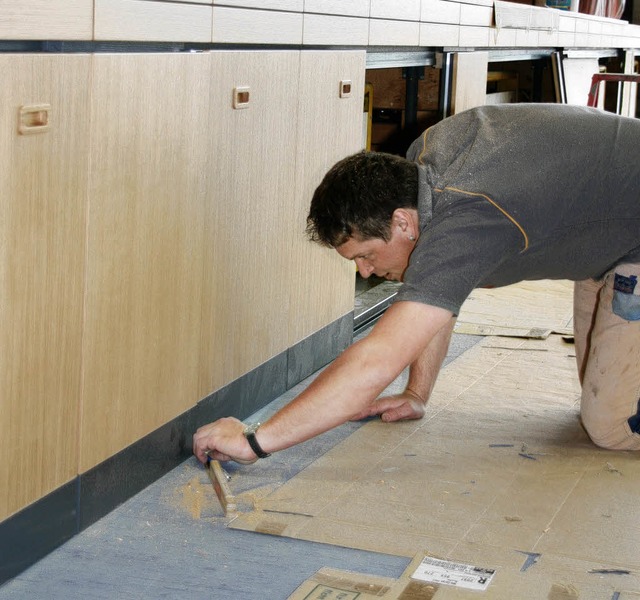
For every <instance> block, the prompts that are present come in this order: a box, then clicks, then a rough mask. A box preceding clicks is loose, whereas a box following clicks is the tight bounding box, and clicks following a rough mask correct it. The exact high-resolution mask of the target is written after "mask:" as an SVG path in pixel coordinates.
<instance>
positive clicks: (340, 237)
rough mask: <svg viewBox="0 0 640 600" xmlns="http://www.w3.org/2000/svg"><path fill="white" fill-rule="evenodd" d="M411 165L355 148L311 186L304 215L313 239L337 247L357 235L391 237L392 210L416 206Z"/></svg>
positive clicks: (415, 177) (406, 161) (309, 234)
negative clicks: (308, 203)
mask: <svg viewBox="0 0 640 600" xmlns="http://www.w3.org/2000/svg"><path fill="white" fill-rule="evenodd" d="M417 205H418V175H417V166H416V165H415V164H414V163H412V162H411V161H408V160H406V159H405V158H401V157H399V156H395V155H393V154H385V153H382V152H359V153H358V154H354V155H352V156H348V157H347V158H344V159H342V160H341V161H339V162H338V163H336V164H335V165H334V166H333V167H331V169H330V170H329V172H328V173H327V174H326V175H325V176H324V179H323V180H322V182H321V183H320V185H319V186H318V187H317V189H316V191H315V193H314V194H313V198H312V200H311V208H310V209H309V216H308V217H307V230H306V231H307V235H308V236H309V239H310V240H311V241H313V242H318V243H320V244H322V245H323V246H329V247H331V248H337V247H338V246H341V245H342V244H344V243H345V242H346V241H347V240H348V239H349V238H350V237H352V236H354V235H357V236H358V237H359V238H361V239H363V240H366V239H371V238H381V239H384V240H385V241H388V240H389V239H390V237H391V217H392V215H393V212H394V211H395V210H396V209H397V208H417Z"/></svg>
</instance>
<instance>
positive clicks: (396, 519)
mask: <svg viewBox="0 0 640 600" xmlns="http://www.w3.org/2000/svg"><path fill="white" fill-rule="evenodd" d="M530 325H531V326H534V327H538V326H540V325H539V323H537V322H531V323H530ZM579 393H580V390H579V384H578V382H577V378H576V375H575V355H574V347H573V345H572V344H567V343H566V342H564V341H563V340H562V338H561V337H560V336H558V335H550V336H549V337H548V338H547V339H543V340H531V339H518V338H511V337H506V338H505V337H487V338H485V339H484V340H482V342H481V343H480V344H478V345H476V346H474V347H473V348H472V349H471V350H469V351H467V352H466V353H465V354H464V355H462V356H461V357H460V358H458V359H457V360H455V361H454V362H453V363H451V365H449V366H448V367H447V368H446V369H445V370H443V372H442V373H441V374H440V378H439V380H438V383H437V385H436V389H435V390H434V394H433V398H432V400H431V402H430V405H429V409H428V414H427V415H426V417H425V418H424V419H423V420H421V421H419V422H405V423H396V424H383V423H382V422H380V421H379V420H372V421H371V422H369V423H367V424H366V425H364V426H363V427H362V428H360V429H358V430H357V431H356V432H354V433H353V434H352V435H351V436H350V437H349V438H348V439H346V440H345V441H344V442H342V443H341V444H339V445H338V446H336V447H334V448H333V449H332V450H331V451H330V452H328V453H327V454H325V455H324V456H322V457H320V458H319V459H318V460H317V461H315V462H314V463H313V464H312V465H310V466H309V467H308V468H307V469H305V470H304V471H302V472H301V473H299V474H298V475H297V476H296V477H294V478H293V479H292V480H290V481H289V482H287V483H286V484H285V485H283V486H281V487H280V488H279V489H277V490H276V491H274V492H273V493H272V494H270V495H268V496H266V497H265V498H263V499H262V500H261V501H260V502H259V505H257V506H256V507H255V510H254V511H253V512H250V513H246V514H242V515H240V516H239V517H238V518H237V519H235V520H234V521H233V522H232V523H231V524H230V526H231V527H233V528H237V529H245V530H252V531H256V532H261V533H268V534H273V535H281V536H287V537H294V538H300V539H306V540H313V541H317V542H325V543H329V544H334V545H341V546H346V547H352V548H361V549H366V550H373V551H378V552H384V553H389V554H396V555H401V556H407V557H414V556H416V560H417V559H419V557H420V556H422V555H424V554H429V555H431V556H435V557H439V558H446V559H449V560H452V561H457V562H466V563H469V564H473V565H476V566H479V567H483V568H491V569H496V575H495V577H494V580H493V581H492V583H491V585H490V587H489V589H488V590H487V591H486V592H478V591H471V590H465V589H459V588H457V587H452V586H448V585H440V586H439V588H438V589H437V591H436V592H435V594H433V593H432V596H433V598H435V599H436V600H440V599H441V598H445V599H449V598H478V597H487V598H492V599H493V598H496V599H501V598H505V599H507V598H508V599H514V598H523V599H524V598H526V599H527V600H529V599H531V600H537V599H545V600H547V599H551V600H560V599H573V598H580V599H584V598H594V599H595V598H604V599H607V600H608V599H612V600H625V599H627V598H628V599H629V600H631V599H634V600H640V596H636V593H637V592H638V591H640V518H639V517H640V461H639V457H638V456H637V455H636V454H633V453H624V452H609V451H604V450H601V449H598V448H596V447H594V446H593V445H592V444H591V442H590V441H589V439H588V438H587V436H586V434H585V433H584V431H583V429H582V427H581V425H580V422H579V419H578V404H579ZM265 467H266V465H265ZM388 593H391V592H388ZM394 593H395V592H394ZM407 593H408V592H407ZM327 597H329V598H330V597H332V596H327ZM384 597H388V598H391V597H407V598H409V597H412V596H411V595H410V594H409V595H405V596H384ZM415 597H421V596H419V595H418V596H415Z"/></svg>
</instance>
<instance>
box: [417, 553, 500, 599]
mask: <svg viewBox="0 0 640 600" xmlns="http://www.w3.org/2000/svg"><path fill="white" fill-rule="evenodd" d="M494 574H495V569H482V568H480V567H474V566H473V565H465V564H462V563H455V562H451V561H448V560H439V559H437V558H431V557H430V556H425V557H424V558H423V559H422V562H421V563H420V564H419V565H418V568H417V569H416V570H415V572H414V573H413V575H411V578H412V579H419V580H420V581H428V582H430V583H441V584H444V585H453V586H456V587H461V588H466V589H468V590H482V591H484V590H486V589H487V588H488V587H489V584H490V583H491V579H492V578H493V576H494Z"/></svg>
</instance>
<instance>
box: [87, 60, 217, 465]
mask: <svg viewBox="0 0 640 600" xmlns="http://www.w3.org/2000/svg"><path fill="white" fill-rule="evenodd" d="M210 62H211V58H210V55H209V54H206V53H199V54H136V55H131V54H114V55H95V56H94V57H93V95H92V115H91V120H92V127H91V139H92V145H91V170H90V185H89V197H90V202H89V218H88V227H87V235H88V250H87V291H86V325H85V334H84V343H83V355H84V365H85V366H84V393H83V407H82V422H81V431H80V440H81V460H80V472H84V471H86V470H87V469H89V468H91V467H93V466H94V465H96V464H98V463H99V462H101V461H102V460H104V459H106V458H108V457H109V456H112V455H113V454H115V453H116V452H118V451H119V450H121V449H123V448H124V447H126V446H127V445H129V444H131V443H132V442H134V441H136V440H138V439H140V438H141V437H143V436H144V435H146V434H147V433H149V432H151V431H153V430H154V429H156V428H157V427H159V426H161V425H163V424H165V423H166V422H168V421H169V420H171V419H172V418H174V417H176V416H177V415H179V414H180V413H182V412H184V411H185V410H187V409H188V408H190V407H191V406H193V404H194V403H195V402H196V401H197V399H198V398H199V395H198V394H199V389H198V370H199V363H200V328H201V300H202V292H203V288H202V280H203V269H204V262H203V261H204V257H205V245H206V244H207V243H209V242H208V241H207V240H205V238H204V228H205V219H206V210H207V209H208V206H209V203H210V200H211V198H212V197H213V196H214V190H215V188H214V179H213V172H212V170H211V169H209V168H208V166H209V165H210V164H211V163H212V162H215V160H216V154H215V151H214V142H213V139H214V138H213V136H212V129H213V121H214V119H215V118H217V115H215V112H214V110H213V109H212V107H211V106H210V99H209V86H210V82H209V76H210V74H211V73H210V70H209V65H210Z"/></svg>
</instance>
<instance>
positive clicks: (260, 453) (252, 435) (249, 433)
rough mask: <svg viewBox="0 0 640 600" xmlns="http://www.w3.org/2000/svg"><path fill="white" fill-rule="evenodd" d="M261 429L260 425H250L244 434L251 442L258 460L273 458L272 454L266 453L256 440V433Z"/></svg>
mask: <svg viewBox="0 0 640 600" xmlns="http://www.w3.org/2000/svg"><path fill="white" fill-rule="evenodd" d="M259 427H260V423H256V424H255V425H249V426H248V427H245V430H244V432H243V433H244V437H246V438H247V442H249V446H251V449H252V450H253V451H254V452H255V454H256V456H257V457H258V458H267V457H268V456H271V454H270V453H269V452H265V451H264V450H263V449H262V448H261V447H260V444H259V443H258V440H257V439H256V431H258V428H259Z"/></svg>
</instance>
